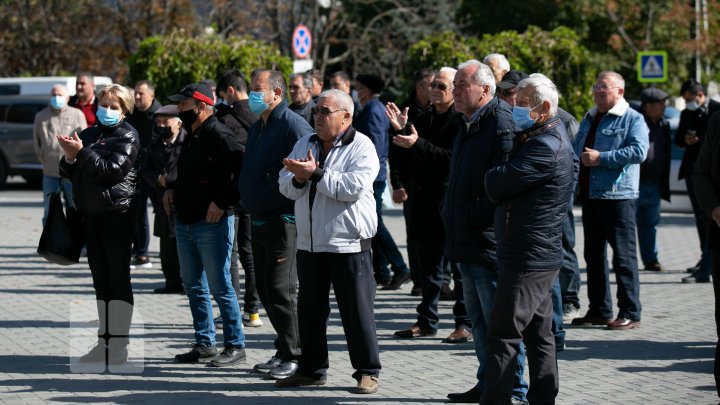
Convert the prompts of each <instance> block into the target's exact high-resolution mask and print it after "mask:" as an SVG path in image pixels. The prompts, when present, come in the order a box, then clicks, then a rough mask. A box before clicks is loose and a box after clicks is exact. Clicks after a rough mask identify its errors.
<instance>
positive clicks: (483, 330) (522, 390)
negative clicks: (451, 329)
mask: <svg viewBox="0 0 720 405" xmlns="http://www.w3.org/2000/svg"><path fill="white" fill-rule="evenodd" d="M458 266H459V267H460V272H461V273H462V282H463V292H464V294H465V308H466V309H467V313H468V317H469V318H470V323H471V324H472V334H473V341H474V342H475V355H476V356H477V358H478V361H479V362H480V365H479V366H478V369H477V374H476V376H477V379H478V382H477V384H476V385H475V387H476V388H478V389H479V390H480V391H483V392H484V391H485V366H486V364H487V331H488V326H489V325H490V319H491V315H492V308H493V303H494V302H495V289H496V288H497V279H498V273H497V270H494V269H489V268H487V267H485V266H483V265H480V264H474V263H458ZM517 363H518V367H517V372H516V373H515V383H514V386H513V391H512V392H513V393H512V395H513V397H514V398H517V399H519V400H522V401H525V395H526V394H527V390H528V385H527V383H526V382H525V380H524V379H523V373H524V372H525V346H524V345H523V344H521V345H520V352H519V353H518V358H517Z"/></svg>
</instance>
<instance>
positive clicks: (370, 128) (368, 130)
mask: <svg viewBox="0 0 720 405" xmlns="http://www.w3.org/2000/svg"><path fill="white" fill-rule="evenodd" d="M353 128H355V129H356V130H357V131H358V132H360V133H362V134H365V135H367V136H368V138H370V140H371V141H372V143H373V144H375V151H377V155H378V158H379V159H380V172H379V173H378V176H377V178H376V179H375V181H385V178H386V177H387V158H388V149H389V148H390V140H389V139H388V129H390V120H388V117H387V115H385V106H384V105H383V103H381V102H380V100H378V98H377V97H374V98H372V99H370V101H368V102H367V104H365V107H363V110H362V111H361V112H360V114H359V115H358V116H357V118H355V121H353Z"/></svg>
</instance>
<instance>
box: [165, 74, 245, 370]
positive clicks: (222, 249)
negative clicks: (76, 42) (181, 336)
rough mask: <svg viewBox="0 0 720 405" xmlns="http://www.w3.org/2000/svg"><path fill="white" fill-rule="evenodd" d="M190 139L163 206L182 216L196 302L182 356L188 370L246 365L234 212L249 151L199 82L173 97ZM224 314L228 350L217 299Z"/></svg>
mask: <svg viewBox="0 0 720 405" xmlns="http://www.w3.org/2000/svg"><path fill="white" fill-rule="evenodd" d="M169 98H170V100H171V101H177V102H179V104H178V111H179V113H178V115H179V117H180V119H181V120H182V122H183V126H184V127H185V129H186V130H187V132H188V135H187V138H186V139H185V142H184V143H183V146H182V149H181V151H180V157H179V159H178V167H177V171H178V173H177V179H176V180H175V181H174V182H171V183H170V184H168V191H166V192H165V195H164V197H163V203H164V205H165V209H166V210H167V211H168V212H169V211H171V210H173V208H174V210H175V215H176V224H175V236H176V239H177V247H178V254H179V257H180V273H181V274H182V280H183V284H184V285H185V291H186V293H187V296H188V299H189V301H190V312H191V313H192V317H193V326H194V328H195V345H194V346H193V348H192V350H190V352H188V353H183V354H179V355H177V356H175V359H176V360H177V361H178V362H181V363H197V362H208V361H209V362H210V365H211V366H214V367H223V366H229V365H234V364H237V363H239V362H242V361H244V360H245V350H244V347H245V336H244V335H243V328H242V322H241V320H240V306H239V305H238V300H237V296H236V295H235V290H233V288H232V283H231V281H230V253H231V250H232V240H233V223H234V221H235V219H234V218H233V216H234V215H233V214H234V213H233V207H232V204H233V203H235V202H236V201H237V199H238V197H237V196H238V191H237V183H236V179H237V174H238V171H239V165H240V164H241V162H242V145H241V144H240V142H238V141H237V139H236V138H235V137H234V136H233V134H232V133H231V132H230V130H229V129H227V127H226V126H225V125H223V124H221V123H220V122H219V121H218V120H217V118H215V117H214V116H213V108H212V106H213V92H212V90H211V89H210V88H209V87H208V86H206V85H204V84H200V83H193V84H190V85H188V86H185V88H183V89H182V90H181V91H180V93H178V94H176V95H173V96H170V97H169ZM211 293H212V296H213V297H214V298H215V302H216V303H217V305H218V307H219V308H220V314H221V315H222V320H223V339H224V340H225V349H224V350H223V351H222V353H220V354H219V355H218V353H217V350H216V349H215V327H214V323H213V317H212V302H211V301H210V294H211Z"/></svg>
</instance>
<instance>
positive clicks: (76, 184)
mask: <svg viewBox="0 0 720 405" xmlns="http://www.w3.org/2000/svg"><path fill="white" fill-rule="evenodd" d="M80 139H81V140H82V142H83V148H82V149H81V150H80V152H78V154H77V156H76V158H75V163H72V164H70V163H68V162H66V161H65V158H62V159H61V160H60V175H61V176H62V177H66V178H69V179H70V180H71V181H72V185H73V203H74V204H75V208H76V209H77V210H78V212H79V213H80V214H81V215H83V216H99V215H108V214H113V213H122V212H126V211H128V210H130V208H131V207H132V206H133V202H134V201H133V200H134V197H135V191H136V189H137V179H138V177H137V171H136V169H134V168H133V166H134V164H135V159H136V158H137V155H138V151H139V149H140V141H139V137H138V134H137V132H136V131H135V129H134V128H133V127H132V126H131V125H130V124H128V123H126V122H125V121H122V122H120V123H119V124H117V125H115V126H112V127H106V126H104V125H100V124H97V125H95V126H93V127H90V128H87V129H86V130H84V131H82V132H81V133H80Z"/></svg>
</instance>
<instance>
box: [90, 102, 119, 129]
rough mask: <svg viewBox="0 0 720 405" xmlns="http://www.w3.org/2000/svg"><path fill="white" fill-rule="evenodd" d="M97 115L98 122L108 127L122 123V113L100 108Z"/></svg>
mask: <svg viewBox="0 0 720 405" xmlns="http://www.w3.org/2000/svg"><path fill="white" fill-rule="evenodd" d="M95 115H96V116H97V118H98V121H100V123H101V124H103V125H105V126H106V127H112V126H114V125H116V124H117V123H118V122H120V111H116V110H110V109H107V108H105V107H98V110H97V113H95Z"/></svg>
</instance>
